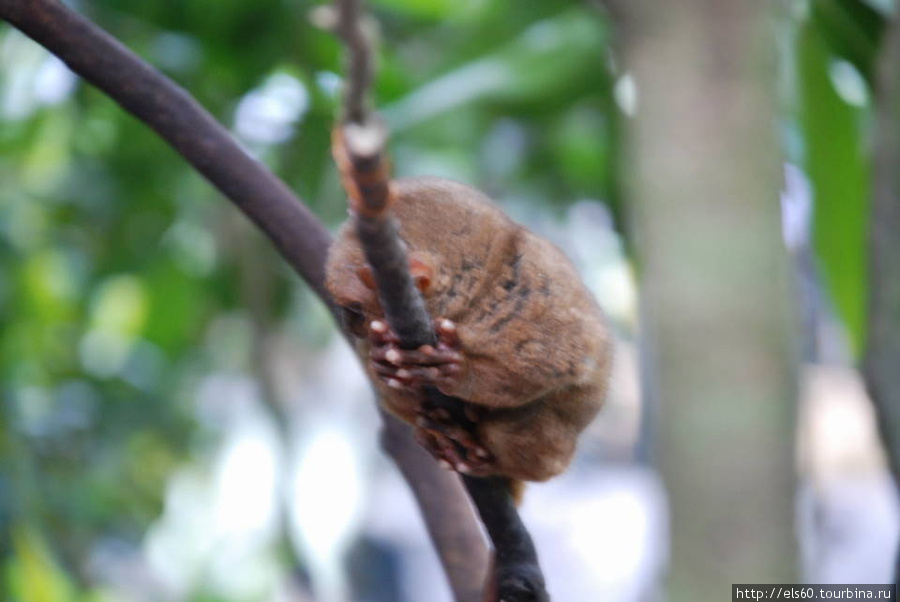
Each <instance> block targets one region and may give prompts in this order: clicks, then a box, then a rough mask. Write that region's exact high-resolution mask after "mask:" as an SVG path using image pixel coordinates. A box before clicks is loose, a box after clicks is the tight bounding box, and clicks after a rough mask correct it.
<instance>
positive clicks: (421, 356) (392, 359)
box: [369, 343, 462, 367]
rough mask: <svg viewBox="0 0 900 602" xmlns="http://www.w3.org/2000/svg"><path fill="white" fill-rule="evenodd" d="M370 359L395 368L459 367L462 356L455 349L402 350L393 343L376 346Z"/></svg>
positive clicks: (423, 348)
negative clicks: (389, 364) (387, 363)
mask: <svg viewBox="0 0 900 602" xmlns="http://www.w3.org/2000/svg"><path fill="white" fill-rule="evenodd" d="M369 357H371V358H372V359H374V360H377V361H385V362H389V363H391V364H394V365H395V366H442V365H447V366H453V365H455V366H457V367H458V365H459V363H460V362H461V361H462V355H461V354H460V353H459V352H458V351H455V350H453V349H446V348H440V349H435V348H434V347H432V346H431V345H423V346H422V347H419V348H418V349H400V348H399V347H397V346H396V345H395V344H393V343H385V344H383V345H375V346H373V347H372V349H371V350H370V352H369Z"/></svg>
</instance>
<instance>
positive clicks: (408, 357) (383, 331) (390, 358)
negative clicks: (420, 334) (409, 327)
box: [368, 318, 463, 391]
mask: <svg viewBox="0 0 900 602" xmlns="http://www.w3.org/2000/svg"><path fill="white" fill-rule="evenodd" d="M435 333H436V334H437V337H438V343H437V345H436V346H432V345H422V346H421V347H419V348H418V349H411V350H408V349H401V348H400V345H399V340H398V339H397V335H396V334H394V333H393V332H392V331H391V330H390V328H388V325H387V324H386V323H385V322H382V321H381V320H373V321H372V322H370V323H369V332H368V335H369V341H370V342H371V343H372V346H371V349H370V351H369V363H370V365H371V366H372V371H373V372H374V373H375V375H376V376H377V377H378V378H379V379H380V380H381V381H382V382H383V383H384V384H386V385H387V386H388V387H391V388H392V389H398V390H402V389H407V390H410V391H419V390H420V389H421V388H422V387H423V386H425V385H432V386H435V387H438V388H441V385H443V384H451V383H452V382H453V381H454V380H455V379H457V378H459V377H460V375H461V373H462V360H463V356H462V354H461V353H460V351H459V336H458V335H457V332H456V324H454V323H453V322H451V321H450V320H447V319H445V318H439V319H437V320H435Z"/></svg>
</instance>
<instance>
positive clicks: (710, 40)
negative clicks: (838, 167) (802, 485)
mask: <svg viewBox="0 0 900 602" xmlns="http://www.w3.org/2000/svg"><path fill="white" fill-rule="evenodd" d="M624 9H625V14H624V17H623V18H625V19H626V21H627V22H626V24H625V27H624V29H623V30H622V31H623V32H624V34H625V37H624V39H623V42H624V51H625V63H626V65H627V66H628V68H629V69H630V70H631V72H632V73H633V75H634V77H635V80H636V83H637V89H638V107H637V115H636V118H635V119H634V120H633V121H632V123H631V128H630V129H631V131H630V140H631V150H630V154H631V162H630V165H631V174H630V185H631V193H632V195H633V199H632V201H633V212H632V215H631V218H632V222H633V227H634V232H635V237H636V248H637V251H638V255H639V261H640V270H641V279H640V280H641V295H642V302H643V312H644V315H643V322H642V345H644V346H646V347H647V352H646V353H645V357H647V358H650V361H651V362H652V364H651V365H650V370H651V374H650V377H651V378H652V379H654V381H655V383H656V385H657V390H658V394H659V397H660V404H661V413H662V414H661V418H660V426H659V428H660V444H659V451H658V458H659V465H660V468H661V471H662V474H663V478H664V481H665V483H666V487H667V491H668V496H669V503H670V512H671V556H670V558H671V560H670V567H669V569H670V570H669V593H670V596H669V599H670V600H673V601H675V602H678V601H682V600H685V601H690V602H704V601H707V600H709V601H713V600H721V599H722V598H723V596H727V595H728V593H727V592H728V590H729V587H730V584H731V583H753V582H763V583H765V582H770V583H771V582H791V581H794V579H795V577H796V573H795V541H794V528H793V514H794V472H793V466H794V454H793V451H794V442H793V441H794V439H793V437H794V402H795V388H796V383H795V377H796V374H795V365H794V364H795V358H794V355H795V354H794V350H793V349H792V343H791V333H792V322H791V315H790V314H791V312H790V310H789V286H788V276H787V261H786V252H785V250H784V246H783V243H782V240H781V229H780V222H779V200H778V179H779V173H780V164H779V163H780V161H779V150H778V145H777V142H776V135H775V117H776V116H775V109H774V103H775V75H774V60H773V59H774V56H773V51H774V40H773V39H772V35H771V34H772V30H773V23H772V22H771V21H772V19H773V18H774V15H773V14H771V13H770V10H771V8H770V4H769V3H766V2H755V1H752V0H677V1H673V2H666V3H659V2H652V1H650V0H637V1H635V2H632V3H630V4H629V5H628V6H627V7H624Z"/></svg>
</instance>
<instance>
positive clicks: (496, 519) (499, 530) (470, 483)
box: [333, 0, 549, 602]
mask: <svg viewBox="0 0 900 602" xmlns="http://www.w3.org/2000/svg"><path fill="white" fill-rule="evenodd" d="M336 7H337V11H338V14H337V17H336V19H333V21H334V23H335V31H336V32H337V33H338V35H339V36H340V37H341V38H342V40H343V41H344V43H345V44H346V46H347V48H348V52H347V61H348V65H347V79H346V83H345V92H344V99H345V103H346V106H345V108H344V112H343V119H342V122H341V124H339V125H338V126H337V128H336V131H335V136H334V148H333V150H334V153H335V159H336V161H337V163H338V166H339V168H340V171H341V174H342V177H343V179H344V186H345V188H346V189H347V193H348V195H349V196H350V205H351V208H352V209H353V215H354V220H355V223H356V231H357V235H358V237H359V240H360V243H361V245H362V247H363V251H364V253H365V256H366V260H367V262H368V263H369V266H370V267H371V268H372V273H373V276H374V278H375V283H376V289H377V291H378V298H379V301H380V302H381V307H382V309H383V310H384V313H385V318H386V319H387V322H388V324H390V326H391V328H392V330H393V331H394V332H395V333H396V334H397V337H398V338H399V339H400V345H401V346H402V347H404V348H407V349H415V348H418V347H421V346H422V345H426V344H434V343H435V340H436V338H435V333H434V329H433V322H432V319H431V316H429V315H428V311H427V309H426V308H425V303H424V300H423V299H422V296H421V293H420V292H419V291H418V289H417V288H416V286H415V284H414V282H413V279H412V276H411V275H410V272H409V264H408V260H407V256H406V248H405V245H404V244H403V241H402V240H401V239H400V236H399V225H398V223H397V221H396V220H395V218H394V217H393V216H392V215H391V212H390V200H391V199H390V182H389V177H390V176H389V171H390V170H389V168H388V163H389V162H388V158H387V151H386V145H387V139H388V135H387V130H386V128H385V127H384V125H383V123H382V122H381V120H380V119H378V118H377V116H375V115H374V114H372V113H370V112H369V109H368V108H369V107H370V106H371V102H370V100H369V87H370V86H371V84H372V82H373V65H374V54H375V49H374V34H373V31H374V28H373V27H371V26H369V27H368V28H367V26H366V23H365V17H364V15H363V11H362V6H361V0H336ZM425 403H426V404H427V405H429V406H434V407H441V408H444V409H445V410H447V411H448V412H449V413H450V415H451V416H453V417H454V418H455V419H456V420H458V421H459V422H460V423H463V424H465V423H467V422H468V419H467V418H466V417H465V413H464V411H463V404H462V402H461V400H459V399H456V398H453V397H449V396H447V395H444V394H443V393H441V392H440V391H439V390H438V389H436V388H434V387H426V389H425ZM463 482H464V484H465V487H466V489H467V491H468V493H469V497H470V498H471V500H472V501H473V503H474V505H475V507H476V509H477V510H478V514H479V516H480V517H481V520H482V522H483V524H484V526H485V529H486V530H487V532H488V535H489V536H490V538H491V541H492V543H493V546H494V562H493V568H494V574H493V575H492V577H493V579H492V580H491V584H489V585H488V588H487V589H488V590H491V591H486V592H485V598H484V599H485V600H486V601H488V602H491V601H493V600H498V599H500V600H508V601H510V602H512V601H521V602H531V601H533V602H539V601H543V600H547V599H549V598H548V595H547V592H546V589H545V586H544V578H543V574H542V572H541V569H540V565H539V563H538V559H537V553H536V550H535V547H534V543H533V542H532V539H531V536H530V534H529V533H528V531H527V529H526V528H525V526H524V524H523V523H522V521H521V519H520V517H519V514H518V511H517V510H516V508H515V504H514V503H513V500H512V496H511V493H510V491H509V485H508V482H507V480H506V479H500V478H488V479H476V478H470V477H467V478H465V479H463ZM464 526H465V527H467V528H468V526H466V525H460V527H464ZM485 568H487V567H485ZM494 585H495V586H496V589H494Z"/></svg>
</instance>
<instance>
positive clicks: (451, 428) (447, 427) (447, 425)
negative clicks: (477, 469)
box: [416, 416, 492, 462]
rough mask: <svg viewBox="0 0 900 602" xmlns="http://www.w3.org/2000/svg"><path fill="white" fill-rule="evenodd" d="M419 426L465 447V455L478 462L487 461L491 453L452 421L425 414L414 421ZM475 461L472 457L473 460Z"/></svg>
mask: <svg viewBox="0 0 900 602" xmlns="http://www.w3.org/2000/svg"><path fill="white" fill-rule="evenodd" d="M416 424H417V426H418V427H419V428H422V429H425V430H426V431H429V432H431V433H433V434H435V435H437V436H442V437H446V438H447V439H449V440H451V441H452V442H454V443H457V444H459V445H461V446H462V447H463V448H465V450H466V452H467V455H470V456H472V457H473V458H477V461H478V462H489V461H490V460H491V458H492V456H491V453H490V452H489V451H488V450H487V448H486V447H484V446H483V445H482V444H481V442H480V441H478V439H476V438H475V436H474V435H473V434H472V433H470V432H469V431H468V430H466V429H465V428H463V427H461V426H459V425H457V424H454V423H452V422H437V421H434V420H430V419H429V418H428V417H427V416H420V417H419V419H418V420H417V421H416ZM474 461H476V460H474V459H473V462H474Z"/></svg>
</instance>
